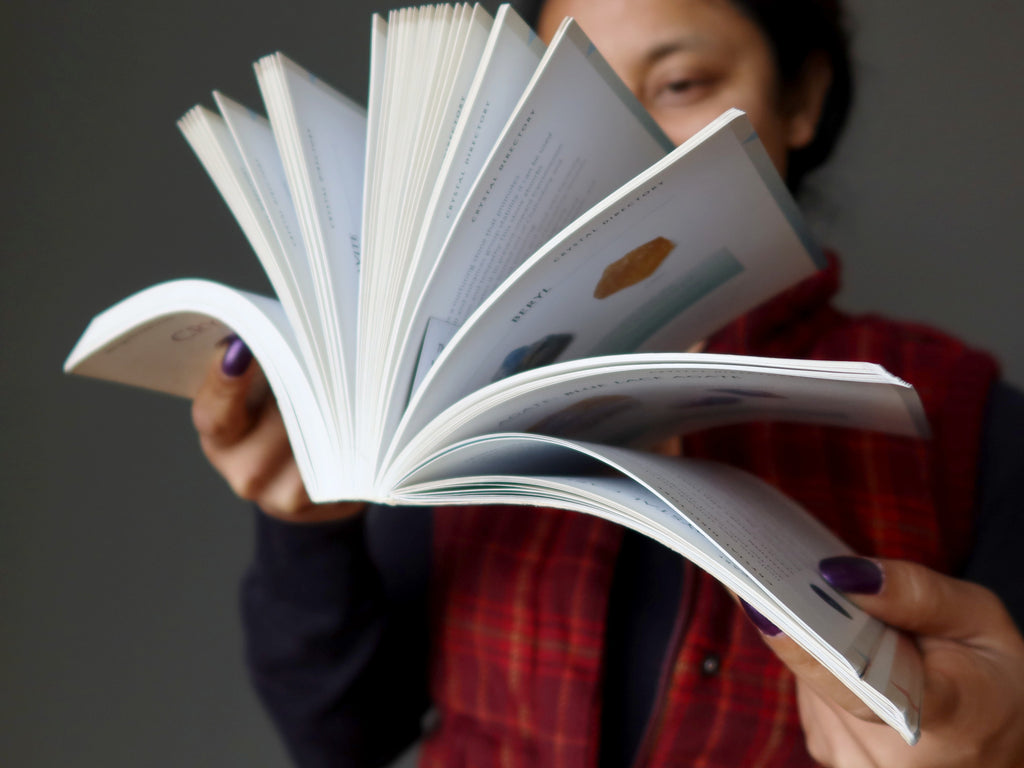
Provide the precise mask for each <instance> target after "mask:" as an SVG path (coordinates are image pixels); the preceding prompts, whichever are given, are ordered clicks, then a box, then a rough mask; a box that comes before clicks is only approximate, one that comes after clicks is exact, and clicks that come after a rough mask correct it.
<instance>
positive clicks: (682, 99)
mask: <svg viewBox="0 0 1024 768" xmlns="http://www.w3.org/2000/svg"><path fill="white" fill-rule="evenodd" d="M711 85H712V80H711V79H710V78H708V77H699V76H692V77H691V76H687V77H675V78H670V79H667V80H665V81H664V82H662V83H660V84H658V85H657V86H656V87H655V88H654V89H653V98H652V102H653V103H654V104H655V105H657V106H661V107H672V106H685V105H687V104H691V103H693V102H695V101H699V100H700V99H701V98H703V96H704V95H705V94H707V92H708V91H709V89H710V87H711Z"/></svg>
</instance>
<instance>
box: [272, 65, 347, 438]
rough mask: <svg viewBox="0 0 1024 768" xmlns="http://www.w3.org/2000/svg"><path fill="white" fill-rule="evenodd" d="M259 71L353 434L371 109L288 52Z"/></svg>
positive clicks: (342, 413)
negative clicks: (365, 166)
mask: <svg viewBox="0 0 1024 768" xmlns="http://www.w3.org/2000/svg"><path fill="white" fill-rule="evenodd" d="M256 72H257V79H258V81H259V83H260V91H261V93H262V94H263V97H264V101H265V103H266V106H267V114H268V115H269V117H270V122H271V126H272V127H273V130H274V136H275V139H276V140H277V143H278V149H279V152H280V154H281V158H282V160H283V162H284V167H285V171H286V174H287V176H288V186H289V189H290V190H291V194H292V199H293V200H294V201H295V205H296V211H297V213H298V215H299V222H300V228H301V230H302V236H303V240H304V242H305V244H306V252H307V253H308V254H309V258H310V266H311V272H312V274H313V277H314V280H315V282H316V285H317V288H318V295H317V298H318V302H319V312H320V315H321V316H322V317H323V318H324V319H325V321H326V324H325V332H324V336H325V339H326V341H327V351H328V354H329V355H331V363H332V369H331V370H330V371H328V372H327V375H328V381H329V383H330V384H331V385H333V387H334V389H335V390H336V392H337V393H338V394H337V395H336V397H335V407H336V408H337V409H338V411H339V414H338V415H339V418H340V420H341V421H342V422H343V424H345V425H346V429H345V431H346V439H347V440H351V433H350V429H351V427H350V421H349V420H350V419H351V413H350V409H351V396H352V393H351V389H350V388H351V387H352V386H353V385H354V380H353V379H352V377H353V375H354V364H355V349H356V317H357V302H358V287H359V259H360V252H361V242H360V239H361V234H360V227H361V218H362V216H361V210H362V208H361V206H362V198H361V193H362V189H363V174H364V164H365V160H366V113H365V110H363V109H362V108H361V107H360V106H359V105H357V104H355V103H354V102H352V101H351V100H350V99H348V98H347V97H345V96H343V95H342V94H340V93H338V92H337V91H335V90H334V89H332V88H330V87H329V86H328V85H326V84H325V83H323V82H322V81H320V80H318V79H316V78H315V77H313V76H312V75H311V74H310V73H308V72H306V71H305V70H304V69H302V68H301V67H299V66H298V65H297V64H295V63H294V62H292V61H290V60H289V59H287V58H286V57H285V56H283V55H282V54H274V55H273V56H268V57H265V58H263V59H261V60H260V61H259V62H257V64H256Z"/></svg>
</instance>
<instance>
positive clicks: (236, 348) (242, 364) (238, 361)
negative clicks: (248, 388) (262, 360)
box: [220, 336, 252, 377]
mask: <svg viewBox="0 0 1024 768" xmlns="http://www.w3.org/2000/svg"><path fill="white" fill-rule="evenodd" d="M227 344H228V348H227V349H226V350H224V357H223V358H222V359H221V361H220V369H221V370H222V371H223V372H224V375H225V376H232V377H234V376H241V375H242V374H243V373H245V371H246V369H247V368H248V367H249V363H251V362H252V352H251V351H250V350H249V347H247V346H246V345H245V342H244V341H242V340H241V339H240V338H238V337H237V336H230V337H228V341H227Z"/></svg>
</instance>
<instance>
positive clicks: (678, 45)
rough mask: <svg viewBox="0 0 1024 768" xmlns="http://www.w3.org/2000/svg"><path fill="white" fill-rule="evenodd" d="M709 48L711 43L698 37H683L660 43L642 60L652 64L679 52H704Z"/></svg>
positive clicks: (704, 38)
mask: <svg viewBox="0 0 1024 768" xmlns="http://www.w3.org/2000/svg"><path fill="white" fill-rule="evenodd" d="M710 47H711V41H709V40H708V39H707V38H706V37H701V36H700V35H683V36H681V37H677V38H674V39H672V40H668V41H666V42H664V43H660V44H658V45H656V46H654V47H653V48H651V49H650V50H649V51H647V53H646V54H644V60H645V61H646V62H647V63H648V64H653V63H654V62H656V61H658V60H659V59H663V58H665V57H666V56H670V55H671V54H673V53H678V52H680V51H693V50H702V49H703V50H706V49H708V48H710Z"/></svg>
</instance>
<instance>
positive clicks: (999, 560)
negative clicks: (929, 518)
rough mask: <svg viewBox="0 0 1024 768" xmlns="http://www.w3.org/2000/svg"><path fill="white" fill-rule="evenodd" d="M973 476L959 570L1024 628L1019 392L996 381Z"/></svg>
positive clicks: (1023, 400) (1023, 443)
mask: <svg viewBox="0 0 1024 768" xmlns="http://www.w3.org/2000/svg"><path fill="white" fill-rule="evenodd" d="M982 441H983V442H982V448H981V464H980V473H979V477H978V484H979V485H978V487H979V495H978V517H977V521H976V534H975V541H974V547H973V549H972V551H971V557H970V560H969V561H968V563H967V567H966V569H965V570H964V573H963V574H962V575H963V577H964V578H965V579H968V580H970V581H975V582H978V583H979V584H984V585H985V586H986V587H988V588H989V589H991V590H992V591H993V592H995V593H996V594H997V595H999V597H1000V598H1002V600H1003V603H1005V605H1006V607H1007V609H1008V610H1009V611H1010V614H1011V615H1012V616H1013V618H1014V620H1015V621H1016V622H1017V626H1018V627H1019V628H1020V629H1021V631H1024V576H1022V572H1021V567H1020V563H1021V558H1022V556H1024V394H1022V393H1021V392H1020V390H1017V389H1014V388H1012V387H1010V386H1008V385H1007V384H1004V383H998V384H996V385H995V386H994V387H993V388H992V393H991V395H990V396H989V405H988V413H987V415H986V419H985V431H984V434H983V437H982Z"/></svg>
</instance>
